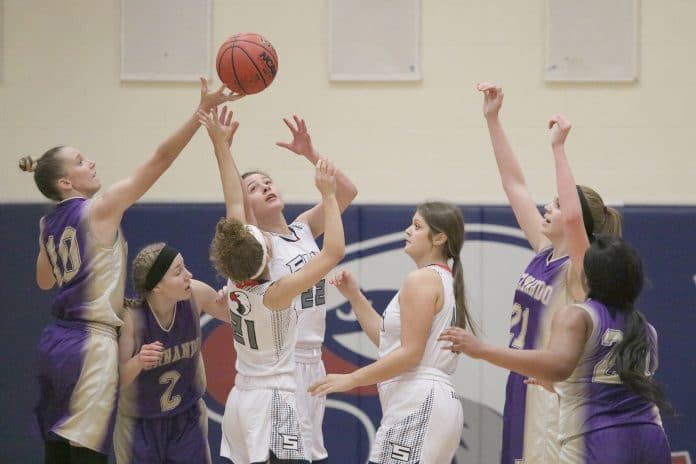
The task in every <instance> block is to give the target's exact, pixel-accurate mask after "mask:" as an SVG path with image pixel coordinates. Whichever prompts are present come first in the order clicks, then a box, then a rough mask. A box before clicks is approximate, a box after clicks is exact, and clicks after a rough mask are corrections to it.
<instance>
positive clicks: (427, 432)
mask: <svg viewBox="0 0 696 464" xmlns="http://www.w3.org/2000/svg"><path fill="white" fill-rule="evenodd" d="M428 269H432V270H433V271H434V272H437V273H438V275H439V276H440V279H441V281H442V287H443V290H444V297H445V301H444V302H443V305H442V309H441V310H440V312H438V313H437V314H436V315H435V317H434V318H433V322H432V325H431V327H430V335H429V336H428V340H427V342H426V345H425V351H424V352H423V359H422V360H421V362H420V364H419V365H418V367H416V368H415V369H412V370H410V371H408V372H406V373H404V374H402V375H400V376H398V377H395V378H393V379H390V380H387V381H385V382H382V383H380V384H379V400H380V403H381V404H382V411H383V416H382V422H381V423H380V425H379V429H378V430H377V434H376V437H375V443H374V445H373V446H372V450H371V452H370V462H371V463H377V464H403V463H413V464H415V463H421V464H443V463H449V462H451V461H452V458H453V457H454V454H455V452H456V451H457V447H458V446H459V440H460V437H461V434H462V427H463V425H464V414H463V411H462V404H461V402H460V401H459V398H458V396H457V395H456V393H455V390H454V387H453V385H452V381H451V379H450V375H451V374H452V373H453V372H454V371H455V370H456V368H457V361H458V357H457V354H456V353H453V352H451V351H448V350H443V349H442V347H443V346H445V345H446V343H444V342H438V341H437V337H438V336H439V335H440V334H441V333H442V331H443V330H445V329H446V328H448V327H450V326H452V325H453V324H454V322H455V315H456V311H455V300H454V291H453V288H452V274H451V273H450V272H449V271H448V270H446V269H443V268H442V267H440V266H437V265H431V266H429V267H428ZM400 346H401V309H400V305H399V294H398V293H397V294H396V295H394V298H393V299H392V300H391V302H390V303H389V306H387V309H385V310H384V314H383V321H382V329H381V331H380V339H379V357H380V358H383V357H385V356H387V355H388V354H389V353H391V352H392V351H394V350H396V349H397V348H399V347H400Z"/></svg>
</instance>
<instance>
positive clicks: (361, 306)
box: [349, 292, 382, 347]
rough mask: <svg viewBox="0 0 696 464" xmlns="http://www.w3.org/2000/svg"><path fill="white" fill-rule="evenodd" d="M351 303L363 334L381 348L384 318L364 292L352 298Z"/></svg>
mask: <svg viewBox="0 0 696 464" xmlns="http://www.w3.org/2000/svg"><path fill="white" fill-rule="evenodd" d="M349 302H350V305H351V308H352V309H353V313H355V316H356V317H357V318H358V323H359V324H360V327H362V330H363V332H365V334H366V335H367V336H368V338H369V339H370V341H371V342H372V343H374V344H375V346H377V347H379V329H380V326H381V325H382V318H381V317H380V315H379V314H378V313H377V311H375V308H373V307H372V305H371V304H370V302H369V301H368V299H367V298H366V297H365V295H363V293H362V292H359V294H358V296H356V297H354V298H351V299H350V300H349Z"/></svg>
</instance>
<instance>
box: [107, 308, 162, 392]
mask: <svg viewBox="0 0 696 464" xmlns="http://www.w3.org/2000/svg"><path fill="white" fill-rule="evenodd" d="M131 311H132V310H130V309H126V311H125V313H124V315H123V325H122V326H121V328H120V329H119V336H118V357H119V368H118V376H119V383H120V385H121V388H123V387H125V386H127V385H130V384H131V382H133V380H135V378H136V377H137V376H138V374H140V372H142V370H143V369H145V368H146V367H151V366H154V365H156V364H157V363H158V362H159V361H160V359H162V355H163V352H164V346H163V345H162V343H160V342H154V343H149V344H147V345H143V346H141V347H140V350H139V351H138V352H137V353H136V352H135V329H134V324H133V323H134V321H133V314H132V312H131Z"/></svg>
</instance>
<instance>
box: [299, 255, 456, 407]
mask: <svg viewBox="0 0 696 464" xmlns="http://www.w3.org/2000/svg"><path fill="white" fill-rule="evenodd" d="M438 301H442V283H441V280H440V278H439V277H438V276H437V274H435V273H434V272H433V271H431V270H429V269H425V268H422V269H418V270H417V271H414V272H412V273H411V274H409V275H408V277H406V281H405V282H404V284H403V285H402V287H401V289H400V290H399V305H400V308H401V346H399V347H398V348H397V349H395V350H394V351H392V352H391V353H389V354H388V355H386V356H385V357H383V358H380V359H379V360H377V361H375V362H373V363H372V364H368V365H367V366H365V367H361V368H360V369H358V370H356V371H354V372H352V373H350V374H329V375H327V376H326V377H324V379H322V380H320V381H318V382H316V383H315V384H313V385H312V386H310V387H309V391H310V393H311V394H313V395H327V394H329V393H334V392H341V391H348V390H352V389H353V388H357V387H362V386H365V385H373V384H375V383H379V382H383V381H385V380H388V379H391V378H393V377H396V376H397V375H400V374H403V373H404V372H406V371H408V370H410V369H413V368H415V367H416V366H418V364H419V363H420V361H421V359H423V353H424V352H425V345H426V343H427V341H428V336H429V335H430V328H431V326H432V323H433V317H434V316H435V314H436V311H437V310H438V309H439V308H438Z"/></svg>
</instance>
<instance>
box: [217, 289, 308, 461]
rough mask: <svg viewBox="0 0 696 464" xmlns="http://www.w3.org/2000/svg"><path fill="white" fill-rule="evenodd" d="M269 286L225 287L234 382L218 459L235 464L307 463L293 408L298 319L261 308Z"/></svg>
mask: <svg viewBox="0 0 696 464" xmlns="http://www.w3.org/2000/svg"><path fill="white" fill-rule="evenodd" d="M271 284H272V282H267V281H265V282H264V281H260V282H257V281H251V282H245V283H244V284H242V283H238V282H231V281H228V303H229V307H230V317H231V320H232V330H233V333H234V347H235V349H236V351H237V364H236V368H237V377H236V378H235V385H234V388H233V389H232V391H231V392H230V394H229V396H228V397H227V404H226V405H225V414H224V416H223V419H222V432H223V433H222V443H221V446H220V455H221V456H223V457H226V458H228V459H230V460H231V461H232V462H233V463H234V464H243V463H256V462H266V461H267V460H268V459H269V457H270V453H273V454H274V455H275V457H276V458H278V459H283V460H287V462H307V460H308V457H307V453H306V448H305V446H304V443H303V440H302V434H301V432H300V423H299V420H298V416H297V410H296V405H295V360H294V353H293V348H294V346H295V339H296V337H297V314H296V311H295V309H294V308H292V307H290V308H288V309H284V310H281V311H273V310H271V309H268V308H267V307H266V306H265V305H264V304H263V297H264V295H265V293H266V291H267V290H268V288H269V287H270V286H271Z"/></svg>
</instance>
